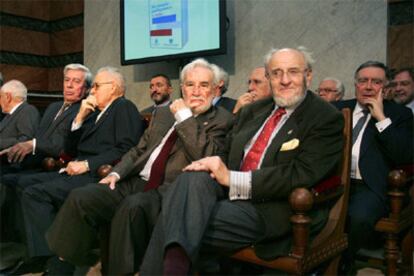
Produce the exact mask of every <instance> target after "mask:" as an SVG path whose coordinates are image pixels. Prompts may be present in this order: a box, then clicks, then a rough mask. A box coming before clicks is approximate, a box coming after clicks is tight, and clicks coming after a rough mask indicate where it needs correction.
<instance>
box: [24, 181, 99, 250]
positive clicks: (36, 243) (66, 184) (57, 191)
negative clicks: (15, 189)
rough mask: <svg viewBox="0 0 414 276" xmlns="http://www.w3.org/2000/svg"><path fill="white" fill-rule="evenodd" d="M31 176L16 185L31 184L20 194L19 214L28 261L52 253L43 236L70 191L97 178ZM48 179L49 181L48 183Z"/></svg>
mask: <svg viewBox="0 0 414 276" xmlns="http://www.w3.org/2000/svg"><path fill="white" fill-rule="evenodd" d="M42 175H43V174H34V175H29V176H24V177H21V178H20V179H19V183H20V184H23V182H24V181H27V182H25V184H28V183H29V182H30V184H33V182H35V183H39V184H35V185H30V186H29V187H27V188H26V189H24V190H23V193H22V197H21V204H22V211H23V217H24V223H25V230H26V240H27V246H28V251H29V256H30V257H36V256H50V255H52V252H51V251H50V250H49V247H48V245H47V243H46V239H45V234H46V231H47V229H48V228H49V227H50V225H51V224H52V222H53V220H54V218H55V216H56V213H57V211H58V210H59V208H60V207H61V206H62V204H63V202H64V201H65V199H66V197H67V196H68V194H69V193H70V191H71V190H73V189H75V188H78V187H81V186H84V185H85V184H87V183H91V182H96V181H97V180H98V178H96V177H94V176H92V175H91V174H89V173H85V174H82V175H75V176H69V175H66V174H64V175H62V174H58V173H53V174H45V175H43V176H44V180H45V179H49V180H46V181H44V182H43V181H41V180H42ZM50 178H51V179H50Z"/></svg>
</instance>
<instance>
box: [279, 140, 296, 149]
mask: <svg viewBox="0 0 414 276" xmlns="http://www.w3.org/2000/svg"><path fill="white" fill-rule="evenodd" d="M298 146H299V139H296V138H295V139H292V140H290V141H287V142H285V143H283V144H282V147H281V148H280V151H287V150H293V149H296V148H297V147H298Z"/></svg>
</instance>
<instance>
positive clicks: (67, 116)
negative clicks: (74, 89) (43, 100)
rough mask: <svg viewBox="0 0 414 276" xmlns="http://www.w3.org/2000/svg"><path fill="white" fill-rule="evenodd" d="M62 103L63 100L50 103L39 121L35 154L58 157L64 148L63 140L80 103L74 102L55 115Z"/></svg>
mask: <svg viewBox="0 0 414 276" xmlns="http://www.w3.org/2000/svg"><path fill="white" fill-rule="evenodd" d="M62 105H63V101H59V102H54V103H51V104H50V105H49V106H48V107H47V109H46V111H45V113H44V114H43V117H42V120H41V121H40V126H39V129H38V130H37V132H36V135H35V138H36V154H40V155H42V156H52V157H55V158H56V157H59V154H61V153H62V151H63V149H64V144H65V143H64V141H65V139H66V137H67V135H68V134H69V132H70V129H71V126H72V121H73V119H74V118H75V116H76V114H77V113H78V110H79V106H80V103H79V102H77V103H74V104H72V105H71V106H70V107H69V108H67V109H66V110H65V111H64V112H63V113H62V114H61V115H60V116H59V117H58V118H56V120H55V117H56V115H57V113H58V112H59V110H60V108H61V107H62Z"/></svg>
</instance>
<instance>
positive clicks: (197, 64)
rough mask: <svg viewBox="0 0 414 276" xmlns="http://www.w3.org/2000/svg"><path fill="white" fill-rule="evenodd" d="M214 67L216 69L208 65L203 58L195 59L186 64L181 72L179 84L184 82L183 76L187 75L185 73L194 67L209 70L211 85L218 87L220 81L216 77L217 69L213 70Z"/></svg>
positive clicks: (210, 64)
mask: <svg viewBox="0 0 414 276" xmlns="http://www.w3.org/2000/svg"><path fill="white" fill-rule="evenodd" d="M215 66H216V67H218V66H217V65H213V64H212V63H209V62H208V61H207V60H205V59H204V58H198V59H195V60H193V61H192V62H190V63H188V64H187V65H186V66H184V68H183V70H181V73H180V81H181V83H183V82H184V79H185V76H186V75H187V72H188V71H189V70H192V69H194V68H196V67H202V68H206V69H208V70H210V71H211V72H212V73H213V84H214V85H218V84H219V82H220V80H219V76H218V70H217V68H215Z"/></svg>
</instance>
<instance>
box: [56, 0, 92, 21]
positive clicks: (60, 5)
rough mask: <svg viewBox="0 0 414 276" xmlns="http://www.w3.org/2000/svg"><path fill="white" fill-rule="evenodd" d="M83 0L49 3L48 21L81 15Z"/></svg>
mask: <svg viewBox="0 0 414 276" xmlns="http://www.w3.org/2000/svg"><path fill="white" fill-rule="evenodd" d="M83 1H84V0H70V1H67V0H66V1H62V0H61V1H51V2H50V10H51V12H50V20H57V19H62V18H65V17H69V16H73V15H77V14H80V13H83V8H84V5H83V3H84V2H83Z"/></svg>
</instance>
